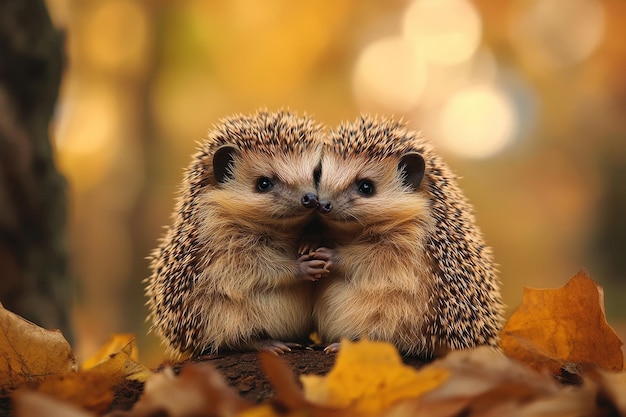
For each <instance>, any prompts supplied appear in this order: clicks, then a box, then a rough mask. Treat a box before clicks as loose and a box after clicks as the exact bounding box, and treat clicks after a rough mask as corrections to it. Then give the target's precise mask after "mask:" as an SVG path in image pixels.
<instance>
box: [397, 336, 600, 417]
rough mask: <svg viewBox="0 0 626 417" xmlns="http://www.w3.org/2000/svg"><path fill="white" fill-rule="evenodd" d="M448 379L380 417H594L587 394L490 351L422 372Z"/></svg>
mask: <svg viewBox="0 0 626 417" xmlns="http://www.w3.org/2000/svg"><path fill="white" fill-rule="evenodd" d="M429 369H444V370H446V371H448V372H449V373H450V376H449V378H448V379H447V380H446V381H445V382H443V383H442V384H441V385H440V386H438V387H436V388H435V389H433V390H431V391H429V392H427V393H425V394H424V395H423V396H421V397H419V398H417V399H415V400H409V401H405V402H402V403H399V404H398V405H397V406H396V407H393V408H392V409H391V410H390V411H389V412H388V413H386V414H385V416H396V417H400V416H413V415H425V416H429V417H452V416H459V415H462V416H466V417H470V416H507V417H510V416H550V415H554V416H559V417H561V416H572V417H574V416H581V415H596V414H599V413H594V411H595V410H596V402H595V398H596V397H595V393H594V392H593V390H592V389H591V388H587V387H585V388H584V389H583V388H579V387H569V386H563V385H561V384H559V383H557V382H556V381H555V380H554V379H553V378H552V377H550V376H548V375H544V374H541V373H538V372H535V371H533V370H532V369H530V368H528V367H526V366H524V365H523V364H521V363H519V362H516V361H514V360H512V359H510V358H508V357H506V356H505V355H503V354H502V353H500V352H498V351H497V350H495V349H491V348H488V347H480V348H476V349H471V350H464V351H455V352H451V353H449V354H448V355H447V356H446V357H445V358H443V359H441V360H438V361H436V362H434V363H432V364H430V365H427V366H426V367H425V368H423V370H424V371H427V370H429Z"/></svg>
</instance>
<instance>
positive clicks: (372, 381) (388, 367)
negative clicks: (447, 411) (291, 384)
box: [300, 340, 448, 414]
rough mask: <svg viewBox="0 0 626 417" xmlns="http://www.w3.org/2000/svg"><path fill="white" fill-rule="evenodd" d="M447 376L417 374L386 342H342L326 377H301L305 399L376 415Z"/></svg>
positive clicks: (433, 372) (434, 372) (438, 372)
mask: <svg viewBox="0 0 626 417" xmlns="http://www.w3.org/2000/svg"><path fill="white" fill-rule="evenodd" d="M447 377H448V371H447V370H445V369H426V370H422V371H417V370H415V369H414V368H411V367H410V366H407V365H404V364H403V363H402V360H401V358H400V356H399V355H398V352H397V351H396V349H395V347H393V346H392V345H390V344H388V343H383V342H372V341H366V340H364V341H360V342H355V343H353V342H350V341H347V340H344V341H342V342H341V350H340V351H339V354H338V355H337V361H336V363H335V366H334V367H333V369H332V370H331V371H330V372H329V373H328V375H326V376H324V377H321V376H316V375H306V376H301V377H300V378H301V381H302V384H303V386H304V391H305V397H306V398H307V400H309V401H311V402H313V403H317V404H320V405H325V406H330V407H338V408H348V407H350V408H353V409H354V411H357V412H360V413H367V414H375V413H378V412H380V411H381V410H384V409H386V408H388V407H389V406H390V405H392V404H393V403H395V402H397V401H398V400H402V399H408V398H417V397H419V396H420V395H422V394H424V393H426V392H428V391H430V390H432V389H434V388H436V387H437V386H439V385H440V384H441V383H442V382H443V381H445V380H446V378H447Z"/></svg>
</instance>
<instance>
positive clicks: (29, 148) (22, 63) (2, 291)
mask: <svg viewBox="0 0 626 417" xmlns="http://www.w3.org/2000/svg"><path fill="white" fill-rule="evenodd" d="M63 41H64V38H63V35H62V33H60V32H58V31H57V30H55V29H54V27H53V25H52V22H51V20H50V16H49V15H48V12H47V10H46V7H45V4H44V1H43V0H2V1H0V301H1V302H2V304H4V305H5V307H6V308H8V309H9V310H11V311H14V312H15V313H17V314H20V315H21V316H23V317H25V318H27V319H29V320H31V321H33V322H34V323H37V324H38V325H40V326H43V327H46V328H59V329H61V330H62V331H63V333H64V335H65V337H66V338H70V337H71V334H70V324H69V307H70V301H71V283H70V278H69V274H68V263H67V251H66V246H67V245H66V230H65V227H66V211H67V210H66V209H67V204H66V197H65V189H66V184H65V180H64V178H63V177H62V176H61V175H60V174H59V173H58V171H57V170H56V168H55V165H54V161H53V151H52V147H51V145H50V140H49V136H48V131H49V123H50V119H51V117H52V113H53V110H54V105H55V102H56V99H57V95H58V90H59V85H60V81H61V75H62V71H63V65H64V58H63V57H64V50H63V44H64V42H63Z"/></svg>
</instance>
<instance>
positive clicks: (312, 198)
mask: <svg viewBox="0 0 626 417" xmlns="http://www.w3.org/2000/svg"><path fill="white" fill-rule="evenodd" d="M300 201H301V202H302V205H303V206H304V207H306V208H309V209H313V208H316V207H318V206H319V201H318V200H317V196H316V195H315V194H313V193H306V194H305V195H303V196H302V198H301V199H300Z"/></svg>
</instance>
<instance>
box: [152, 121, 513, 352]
mask: <svg viewBox="0 0 626 417" xmlns="http://www.w3.org/2000/svg"><path fill="white" fill-rule="evenodd" d="M495 272H496V271H495V268H494V265H493V262H492V255H491V252H490V250H489V248H488V247H486V246H485V244H484V242H483V238H482V235H481V232H480V230H479V229H478V228H477V226H476V225H475V222H474V217H473V214H472V208H471V206H470V204H469V203H468V202H467V200H466V199H465V197H464V196H463V194H462V192H461V191H460V189H459V187H458V186H457V184H456V182H455V176H454V175H453V174H452V172H451V171H450V170H449V169H448V167H447V166H446V164H445V163H444V162H443V161H442V160H441V159H440V157H439V156H438V155H437V154H436V153H435V152H434V150H433V148H432V147H431V146H430V145H428V144H427V143H426V142H424V141H423V140H422V139H421V138H420V137H419V136H418V135H417V134H416V133H414V132H411V131H409V130H407V129H406V127H405V126H404V125H403V124H402V123H400V122H396V121H393V120H386V119H377V118H372V117H367V116H361V117H360V118H359V119H357V120H356V121H355V122H353V123H345V124H342V125H341V126H339V127H338V128H337V129H334V130H331V131H326V130H325V129H324V128H323V127H322V126H320V125H318V124H317V123H316V122H314V121H313V120H312V119H311V118H309V117H300V116H298V115H296V114H293V113H290V112H286V111H281V112H277V113H270V112H266V111H261V112H258V113H257V114H255V115H251V116H235V117H232V118H229V119H226V120H224V121H222V123H221V124H219V125H218V126H217V127H215V128H214V129H213V130H212V131H211V132H210V134H209V136H208V138H207V139H206V140H205V141H204V143H202V145H201V147H200V149H199V151H198V153H196V154H195V156H193V159H192V162H191V165H190V166H189V168H188V169H187V172H186V176H185V178H184V181H183V184H182V189H181V194H180V196H179V198H178V203H177V206H176V209H175V211H174V214H173V223H172V225H171V226H170V227H169V229H168V231H167V233H166V235H165V237H164V238H163V240H162V241H161V243H160V246H159V247H158V248H157V249H156V250H155V252H154V253H153V256H152V276H151V277H150V278H149V279H148V280H147V289H146V293H147V296H148V298H149V301H148V305H149V308H150V319H151V321H152V330H153V331H154V332H156V334H157V335H158V336H160V338H161V339H162V340H163V342H164V344H165V345H166V348H167V352H168V354H169V355H170V356H174V357H181V356H184V355H199V354H201V353H215V352H217V351H218V350H222V349H234V350H270V351H274V352H276V353H280V352H282V351H285V350H288V349H289V347H290V346H291V345H292V343H295V342H301V341H305V340H307V339H308V336H309V335H310V334H311V333H312V332H314V331H316V332H317V333H318V335H319V336H320V338H321V339H322V341H323V342H324V343H325V344H328V347H327V349H328V350H331V351H332V350H337V349H338V346H339V344H338V342H339V341H340V340H341V339H343V338H347V339H352V340H354V339H358V338H369V339H372V340H383V341H388V342H391V343H392V344H394V345H395V346H396V347H397V348H398V349H399V351H400V352H402V353H404V354H407V355H421V356H425V357H431V356H434V355H439V354H442V353H445V352H447V351H449V350H451V349H462V348H467V347H472V346H477V345H492V346H495V345H496V344H497V339H498V332H499V329H500V326H501V322H502V303H501V299H500V294H499V288H498V282H497V278H496V275H495Z"/></svg>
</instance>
